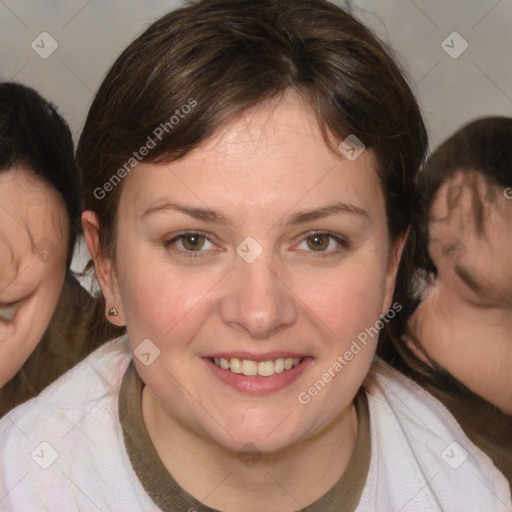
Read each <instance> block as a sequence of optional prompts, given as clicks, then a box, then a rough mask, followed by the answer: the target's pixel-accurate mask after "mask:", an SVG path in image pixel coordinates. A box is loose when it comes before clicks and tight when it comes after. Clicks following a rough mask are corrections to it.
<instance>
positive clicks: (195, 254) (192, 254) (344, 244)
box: [164, 231, 350, 258]
mask: <svg viewBox="0 0 512 512" xmlns="http://www.w3.org/2000/svg"><path fill="white" fill-rule="evenodd" d="M192 235H196V236H202V237H204V238H205V239H206V240H207V241H208V242H210V243H212V241H211V239H210V237H209V236H208V233H205V232H203V231H183V232H182V233H180V234H178V235H177V236H175V237H173V238H172V239H170V240H167V241H165V242H164V247H165V248H166V249H169V250H173V251H175V252H177V253H181V254H183V255H185V256H186V257H188V258H204V257H205V256H203V255H202V254H201V253H202V252H204V251H201V250H199V251H188V250H183V249H177V248H171V246H172V245H174V244H175V243H176V242H178V241H180V240H183V239H184V238H186V237H188V236H192ZM313 236H327V237H329V238H330V239H331V240H334V241H335V242H336V243H337V244H339V245H340V246H341V248H338V249H336V250H334V251H307V252H311V253H313V254H315V253H316V256H315V257H321V258H328V257H330V256H335V255H337V254H339V253H340V252H342V251H343V250H344V249H348V248H349V246H350V244H349V241H348V240H347V239H346V238H345V237H343V236H341V235H337V234H334V233H330V232H329V231H310V232H308V233H306V234H305V235H304V236H303V237H302V238H301V240H300V241H299V244H300V243H302V242H304V241H305V240H307V239H308V238H310V237H313Z"/></svg>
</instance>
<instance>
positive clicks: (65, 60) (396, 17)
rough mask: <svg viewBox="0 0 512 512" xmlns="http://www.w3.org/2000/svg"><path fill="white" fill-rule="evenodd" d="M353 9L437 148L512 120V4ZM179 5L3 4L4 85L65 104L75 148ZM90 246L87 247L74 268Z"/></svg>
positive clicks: (427, 1) (435, 1)
mask: <svg viewBox="0 0 512 512" xmlns="http://www.w3.org/2000/svg"><path fill="white" fill-rule="evenodd" d="M335 3H338V4H339V5H343V6H345V7H346V8H347V9H349V10H350V11H351V12H352V13H353V14H354V15H356V16H357V17H358V18H359V19H361V20H362V21H364V22H365V23H366V24H367V25H369V26H370V27H372V28H373V29H374V30H375V31H376V32H377V34H378V35H379V36H380V37H381V39H383V40H384V41H385V42H387V43H388V44H389V45H390V46H391V47H392V48H393V49H394V50H395V52H396V54H397V56H398V58H399V60H400V61H401V63H402V65H403V67H404V68H405V70H406V72H407V74H408V76H409V80H410V83H411V85H412V86H413V88H414V91H415V93H416V95H417V97H418V99H419V101H420V104H421V106H422V108H423V112H424V115H425V118H426V121H427V124H428V128H429V132H430V137H431V147H432V148H435V147H436V146H437V144H438V143H439V142H441V141H442V140H443V139H444V138H446V137H447V136H448V135H450V134H451V133H452V132H453V131H454V130H456V129H457V128H459V127H460V126H461V125H462V124H465V123H467V122H468V121H470V120H473V119H475V118H477V117H481V116H486V115H507V116H511V115H512V64H511V63H510V60H511V56H512V0H379V1H375V0H374V1H371V0H353V1H346V2H344V1H342V0H339V1H337V2H335ZM181 4H182V2H181V1H177V0H124V1H122V0H38V1H36V0H0V43H1V44H0V80H2V81H17V82H21V83H23V84H26V85H29V86H31V87H34V88H35V89H37V90H38V91H39V92H40V93H41V94H42V95H43V96H45V97H46V98H47V99H49V100H50V101H51V102H53V103H54V104H56V105H57V107H58V108H59V111H60V113H61V114H62V115H63V116H64V117H65V119H66V120H67V121H68V123H69V124H70V126H71V129H72V131H73V133H74V136H75V141H76V140H78V136H79V134H80V131H81V129H82V126H83V123H84V120H85V116H86V113H87V109H88V107H89V105H90V103H91V101H92V98H93V95H94V92H95V91H96V89H97V88H98V86H99V85H100V83H101V81H102V79H103V77H104V75H105V73H106V72H107V70H108V68H109V67H110V65H111V64H112V63H113V61H114V60H115V58H116V57H117V56H118V55H119V53H120V52H121V51H122V50H123V49H124V48H125V47H126V46H127V44H128V43H129V42H130V41H132V40H133V39H134V38H135V37H136V36H137V35H139V34H140V33H141V32H142V31H143V30H144V29H145V28H146V27H147V26H148V24H150V23H151V22H152V21H153V20H154V19H155V18H157V17H159V16H161V15H162V14H164V13H165V12H167V11H169V10H171V9H173V8H175V7H177V6H179V5H181ZM87 258H88V254H87V249H86V248H84V245H83V244H82V245H81V246H79V247H78V248H77V251H76V253H75V258H74V265H73V267H74V269H80V270H81V269H82V268H83V265H84V262H85V261H86V260H87Z"/></svg>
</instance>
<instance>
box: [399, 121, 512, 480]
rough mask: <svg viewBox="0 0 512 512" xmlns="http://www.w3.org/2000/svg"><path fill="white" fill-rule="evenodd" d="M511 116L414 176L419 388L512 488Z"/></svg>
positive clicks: (410, 355)
mask: <svg viewBox="0 0 512 512" xmlns="http://www.w3.org/2000/svg"><path fill="white" fill-rule="evenodd" d="M511 187H512V118H508V117H486V118H482V119H478V120H476V121H473V122H470V123H469V124H467V125H465V126H463V127H462V128H460V129H459V130H457V132H456V133H454V134H453V135H452V136H451V137H449V138H448V139H447V140H446V141H445V142H443V143H442V144H441V145H440V146H439V147H438V148H437V149H436V150H435V151H434V152H433V154H432V155H431V156H430V158H429V159H428V161H427V163H426V165H425V166H424V168H423V169H422V171H421V173H420V174H419V176H418V190H419V197H420V198H421V201H420V203H419V208H418V210H417V211H418V216H417V223H418V228H419V229H418V231H419V232H420V233H421V236H420V237H419V240H420V241H422V243H421V244H420V245H419V248H418V258H417V259H418V268H417V272H416V283H417V286H418V292H419V295H420V298H419V299H420V300H419V304H418V307H417V309H416V310H415V311H414V312H413V314H412V315H411V316H410V318H409V321H408V327H407V329H406V331H405V332H404V334H403V336H402V338H403V341H404V342H405V347H403V349H402V350H401V352H402V354H403V359H404V360H405V361H406V362H407V363H408V366H409V367H410V368H414V369H415V373H416V377H415V378H416V380H419V381H420V382H421V383H422V385H425V387H427V388H428V389H429V390H430V391H431V392H432V393H434V394H435V395H436V396H438V397H439V398H440V399H441V400H442V401H443V402H444V403H445V405H447V407H448V408H449V409H450V410H451V411H452V412H453V414H454V415H455V416H456V418H457V419H458V421H459V422H460V423H461V425H462V426H463V427H464V429H465V431H466V433H467V435H468V436H469V437H470V438H471V439H473V440H474V441H475V442H476V443H477V444H479V445H481V446H483V447H485V448H486V452H487V453H488V454H489V455H490V456H491V458H492V459H493V461H494V462H495V464H496V465H497V466H498V467H499V468H500V469H501V470H502V471H503V472H504V473H505V474H506V475H507V476H508V479H509V481H512V376H511V372H510V369H511V368H512V339H511V335H510V332H511V328H512V253H511V251H510V250H509V246H510V240H512V202H511V201H510V199H511V198H512V195H511V194H510V192H511V191H512V188H511Z"/></svg>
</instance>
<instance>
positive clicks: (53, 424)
mask: <svg viewBox="0 0 512 512" xmlns="http://www.w3.org/2000/svg"><path fill="white" fill-rule="evenodd" d="M130 360H131V355H130V351H129V348H128V343H127V338H126V337H125V336H123V337H121V338H118V339H116V340H113V341H111V342H108V343H106V344H105V345H103V346H102V347H100V348H99V349H97V350H96V351H94V352H93V353H92V354H90V355H89V356H88V357H87V358H86V359H84V360H83V361H82V362H81V363H79V364H78V365H77V366H75V367H74V368H72V369H71V370H69V371H68V372H67V373H65V374H64V375H63V376H62V377H60V378H59V379H58V380H57V381H55V382H54V383H53V384H51V385H50V386H48V387H47V388H46V389H45V390H44V391H43V392H42V393H41V394H40V395H39V396H37V397H35V398H33V399H31V400H29V401H28V402H25V403H24V404H22V405H20V406H18V407H17V408H15V409H14V410H12V411H11V412H9V413H8V414H7V415H6V416H5V417H4V418H2V419H1V420H0V438H1V439H2V445H1V448H0V499H1V500H2V501H0V509H1V510H16V511H18V510H19V511H25V510H26V511H27V512H28V511H29V510H30V511H35V510H65V509H68V510H70V509H74V510H90V509H91V507H92V505H91V501H92V502H94V503H96V505H97V506H99V507H100V508H101V509H103V507H102V506H101V504H103V505H104V506H106V507H107V509H109V507H110V508H111V507H112V506H115V508H116V509H119V510H128V509H129V505H128V504H126V507H127V508H123V507H124V505H123V500H125V499H133V496H132V495H129V493H128V494H127V493H124V494H123V493H122V492H120V490H119V488H115V485H116V484H118V485H119V486H121V485H123V486H127V487H124V488H125V489H126V488H128V489H131V488H133V491H132V492H135V489H136V488H137V482H136V481H132V480H131V474H130V463H129V461H128V459H127V456H126V453H125V451H124V442H123V438H122V432H121V428H120V425H119V421H118V412H117V404H118V395H119V388H120V385H121V381H122V378H123V375H124V373H125V372H126V369H127V367H128V364H129V362H130ZM127 475H128V476H127ZM78 503H82V504H83V505H80V506H79V505H78ZM43 505H44V506H43ZM69 507H71V508H69ZM92 509H94V507H92Z"/></svg>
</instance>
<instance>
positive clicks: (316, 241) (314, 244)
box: [306, 234, 330, 251]
mask: <svg viewBox="0 0 512 512" xmlns="http://www.w3.org/2000/svg"><path fill="white" fill-rule="evenodd" d="M329 239H330V237H329V235H327V234H316V235H310V236H308V237H307V238H306V240H307V244H308V247H309V248H310V249H312V250H313V251H324V250H325V249H327V247H329Z"/></svg>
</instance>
